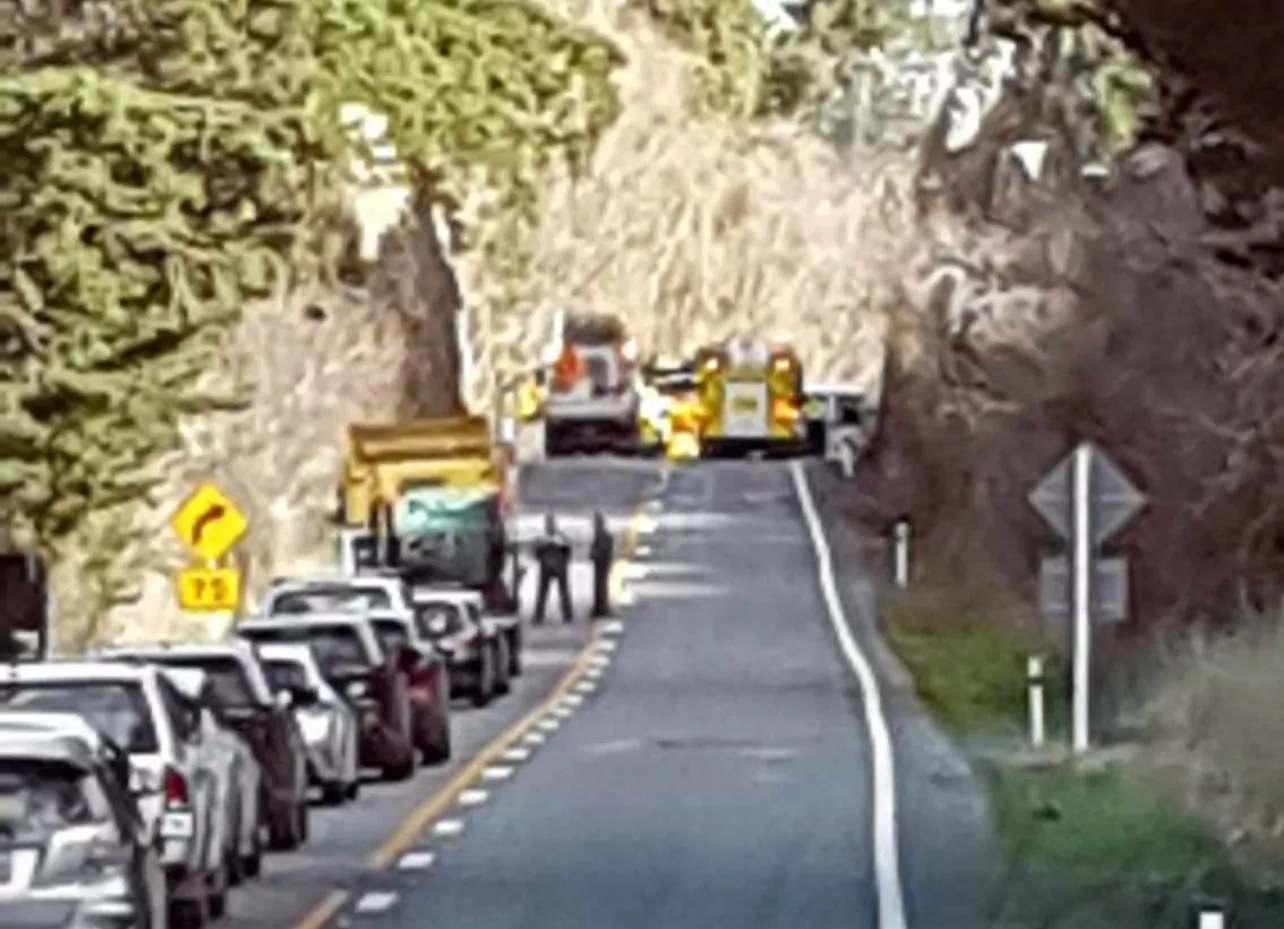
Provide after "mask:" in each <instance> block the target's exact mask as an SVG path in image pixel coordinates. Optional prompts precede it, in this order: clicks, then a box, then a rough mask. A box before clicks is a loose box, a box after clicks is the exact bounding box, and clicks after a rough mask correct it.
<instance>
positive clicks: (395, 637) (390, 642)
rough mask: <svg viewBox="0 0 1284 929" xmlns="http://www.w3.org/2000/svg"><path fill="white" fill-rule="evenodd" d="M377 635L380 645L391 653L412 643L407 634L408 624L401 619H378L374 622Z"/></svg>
mask: <svg viewBox="0 0 1284 929" xmlns="http://www.w3.org/2000/svg"><path fill="white" fill-rule="evenodd" d="M373 625H374V630H375V635H376V636H378V637H379V644H381V645H382V646H383V647H384V649H386V650H387V651H390V652H395V651H398V650H399V649H401V648H402V647H403V646H404V645H406V644H407V643H408V642H409V641H410V636H409V635H408V634H407V633H406V624H405V623H403V622H402V621H401V620H399V619H376V620H374V621H373Z"/></svg>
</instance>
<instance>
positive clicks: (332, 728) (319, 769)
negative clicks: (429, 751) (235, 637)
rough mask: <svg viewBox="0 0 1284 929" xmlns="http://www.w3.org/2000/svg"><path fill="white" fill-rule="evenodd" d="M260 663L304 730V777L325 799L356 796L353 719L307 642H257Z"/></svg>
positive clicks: (334, 801)
mask: <svg viewBox="0 0 1284 929" xmlns="http://www.w3.org/2000/svg"><path fill="white" fill-rule="evenodd" d="M259 661H260V663H261V664H262V665H263V672H264V673H265V674H266V675H267V678H268V683H269V684H270V685H271V687H272V689H273V690H274V691H275V692H277V693H282V692H284V693H288V694H289V695H290V698H291V704H290V706H291V709H292V710H293V711H294V717H295V719H296V720H297V721H298V723H299V729H301V730H302V731H303V742H304V744H305V745H306V747H307V753H308V775H309V777H310V779H311V780H312V783H313V785H314V786H316V787H319V788H320V789H321V794H322V797H323V798H324V800H325V802H326V803H331V804H338V803H343V802H344V801H347V800H355V799H356V798H357V794H358V793H359V792H360V790H361V779H360V768H359V766H358V763H357V736H358V732H357V730H358V721H357V717H356V714H355V713H354V712H353V709H352V706H351V705H350V704H349V703H348V701H347V700H345V699H344V698H343V697H341V696H340V695H339V693H338V691H336V690H335V689H334V688H333V687H331V686H330V684H329V683H328V682H327V681H326V679H325V677H324V675H322V673H321V666H320V664H318V663H317V656H316V653H315V652H314V651H313V650H312V646H310V645H307V644H304V643H297V644H295V643H290V644H285V643H282V644H264V645H260V646H259Z"/></svg>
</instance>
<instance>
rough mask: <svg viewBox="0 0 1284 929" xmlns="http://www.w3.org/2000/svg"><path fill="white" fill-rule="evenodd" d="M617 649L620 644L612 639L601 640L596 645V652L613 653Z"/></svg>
mask: <svg viewBox="0 0 1284 929" xmlns="http://www.w3.org/2000/svg"><path fill="white" fill-rule="evenodd" d="M619 647H620V643H618V642H616V641H615V640H614V639H602V640H601V641H600V642H598V643H597V650H598V651H599V652H613V651H615V650H616V649H617V648H619Z"/></svg>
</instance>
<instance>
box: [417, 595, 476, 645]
mask: <svg viewBox="0 0 1284 929" xmlns="http://www.w3.org/2000/svg"><path fill="white" fill-rule="evenodd" d="M415 626H416V627H417V628H418V629H419V634H420V635H421V636H423V637H424V638H428V639H440V638H442V637H443V636H451V635H457V634H458V633H460V632H463V630H464V616H463V611H462V610H460V609H459V607H457V606H456V605H455V604H453V603H442V602H435V603H422V604H419V605H418V606H416V607H415Z"/></svg>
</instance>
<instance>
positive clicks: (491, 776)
mask: <svg viewBox="0 0 1284 929" xmlns="http://www.w3.org/2000/svg"><path fill="white" fill-rule="evenodd" d="M512 776H513V769H512V768H508V767H504V766H503V765H497V764H493V765H491V766H490V767H488V768H483V769H482V780H483V781H506V780H508V779H509V778H510V777H512Z"/></svg>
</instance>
